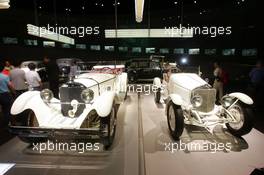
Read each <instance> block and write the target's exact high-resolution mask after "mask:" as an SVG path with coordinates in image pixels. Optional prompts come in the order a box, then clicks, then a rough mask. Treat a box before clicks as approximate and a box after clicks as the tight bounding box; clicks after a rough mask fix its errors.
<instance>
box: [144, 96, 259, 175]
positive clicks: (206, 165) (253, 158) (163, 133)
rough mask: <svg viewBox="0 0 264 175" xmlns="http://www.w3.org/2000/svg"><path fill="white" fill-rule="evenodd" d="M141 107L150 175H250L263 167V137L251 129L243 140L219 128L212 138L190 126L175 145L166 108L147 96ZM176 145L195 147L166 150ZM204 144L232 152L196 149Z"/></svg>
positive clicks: (147, 171) (211, 135)
mask: <svg viewBox="0 0 264 175" xmlns="http://www.w3.org/2000/svg"><path fill="white" fill-rule="evenodd" d="M139 103H140V106H139V111H140V113H141V117H142V120H143V133H144V151H145V162H146V164H145V165H146V174H147V175H160V174H164V172H166V174H181V175H189V174H197V175H198V174H201V175H203V174H219V175H220V174H221V175H222V174H236V175H245V174H250V173H251V172H252V171H253V170H254V169H255V168H256V167H257V168H259V167H263V165H264V158H263V155H264V150H263V148H264V135H263V134H262V133H261V132H259V131H257V130H256V129H252V131H251V132H250V133H249V134H247V135H245V136H243V137H242V138H237V137H234V136H233V135H231V134H230V133H229V132H228V131H226V130H225V129H223V128H222V127H216V128H215V130H214V134H211V133H209V132H208V131H207V130H205V129H203V128H200V127H193V126H187V127H185V130H184V133H183V135H182V136H181V138H180V141H178V142H176V141H174V140H173V139H172V138H171V137H170V135H169V131H168V125H167V119H166V115H165V105H164V104H156V103H155V102H154V98H153V96H146V95H143V96H140V99H139ZM173 143H174V144H175V145H176V143H177V144H178V145H179V143H185V144H188V145H190V144H193V145H194V146H193V147H190V149H184V150H183V149H182V150H179V149H178V150H174V151H172V149H170V150H169V149H168V148H167V149H166V146H168V145H169V144H170V146H171V145H172V144H173ZM204 143H208V144H210V143H214V144H218V145H220V147H221V146H223V145H227V146H228V147H230V148H231V149H230V151H226V150H223V151H215V150H214V149H213V148H212V149H210V150H209V151H208V150H205V149H196V150H195V149H194V148H195V146H197V145H199V144H204ZM195 144H196V145H195ZM175 145H174V146H175ZM170 148H171V147H170ZM175 148H176V146H175ZM182 148H184V146H183V147H182ZM187 148H188V147H187Z"/></svg>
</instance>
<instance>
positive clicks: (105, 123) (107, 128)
mask: <svg viewBox="0 0 264 175" xmlns="http://www.w3.org/2000/svg"><path fill="white" fill-rule="evenodd" d="M116 123H117V118H116V109H115V105H113V107H112V109H111V113H110V114H109V115H108V116H107V117H101V124H100V130H101V132H103V133H102V135H103V136H102V144H103V145H104V149H105V150H107V149H109V148H110V147H111V146H112V144H113V142H114V138H115V133H116Z"/></svg>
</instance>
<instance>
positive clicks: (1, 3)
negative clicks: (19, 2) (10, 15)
mask: <svg viewBox="0 0 264 175" xmlns="http://www.w3.org/2000/svg"><path fill="white" fill-rule="evenodd" d="M9 7H10V5H9V0H0V9H8V8H9Z"/></svg>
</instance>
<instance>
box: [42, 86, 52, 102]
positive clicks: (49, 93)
mask: <svg viewBox="0 0 264 175" xmlns="http://www.w3.org/2000/svg"><path fill="white" fill-rule="evenodd" d="M40 97H41V99H42V100H43V101H44V102H46V103H49V102H50V100H51V99H52V98H53V97H54V95H53V93H52V91H51V90H49V89H43V90H42V91H41V92H40Z"/></svg>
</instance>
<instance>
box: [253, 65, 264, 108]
mask: <svg viewBox="0 0 264 175" xmlns="http://www.w3.org/2000/svg"><path fill="white" fill-rule="evenodd" d="M249 77H250V81H251V88H252V90H253V92H252V93H253V94H252V96H253V99H254V103H255V106H256V107H257V108H261V106H260V105H261V104H262V103H261V102H262V98H263V96H264V95H263V94H264V93H263V91H264V90H263V89H264V67H263V62H262V61H258V62H257V64H256V67H255V68H253V69H252V70H251V72H250V73H249Z"/></svg>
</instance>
